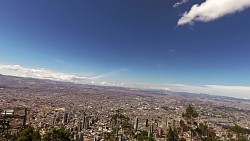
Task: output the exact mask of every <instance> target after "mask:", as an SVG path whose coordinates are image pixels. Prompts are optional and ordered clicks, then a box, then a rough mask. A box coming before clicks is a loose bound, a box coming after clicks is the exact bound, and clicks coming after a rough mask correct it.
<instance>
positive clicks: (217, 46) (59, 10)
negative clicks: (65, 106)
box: [0, 0, 250, 97]
mask: <svg viewBox="0 0 250 141" xmlns="http://www.w3.org/2000/svg"><path fill="white" fill-rule="evenodd" d="M211 1H212V0H211ZM211 1H210V2H209V1H205V0H195V1H194V0H189V1H187V0H183V1H178V0H157V1H155V0H108V1H101V0H75V1H69V0H53V1H51V0H41V1H33V0H25V1H18V0H14V1H4V0H2V1H0V50H1V51H0V64H2V65H20V66H22V67H23V68H30V69H41V68H44V69H46V70H48V71H51V72H61V73H63V74H72V75H75V76H81V77H86V78H91V80H92V79H96V80H95V81H99V82H100V83H101V82H109V83H116V84H118V83H119V84H121V83H127V84H132V83H141V84H145V83H147V84H152V85H155V84H157V85H162V84H182V85H185V86H186V85H188V86H195V87H204V86H207V85H213V86H215V85H216V86H237V88H238V86H244V88H245V87H247V88H248V86H250V81H249V80H250V75H249V72H250V63H249V62H250V56H249V53H250V28H249V25H250V18H249V14H250V8H248V7H250V4H249V2H247V1H243V0H240V1H239V3H238V5H237V4H234V5H233V6H232V2H231V0H225V1H224V2H222V3H221V5H222V6H223V8H220V7H216V2H215V1H213V2H214V3H213V2H211ZM178 2H179V4H177V5H176V3H178ZM195 4H198V5H195ZM174 5H175V6H174ZM211 5H212V6H211ZM209 6H210V7H212V8H211V9H208V10H207V11H206V7H209ZM217 6H218V5H217ZM213 8H214V9H213ZM209 10H210V11H209ZM211 11H213V15H212V14H211ZM5 69H6V67H5ZM0 72H1V70H0ZM3 72H5V73H6V70H5V71H2V73H3ZM13 75H14V74H13ZM164 88H165V86H164ZM223 88H224V87H223ZM172 89H173V88H172ZM172 89H171V90H172ZM173 90H176V89H173ZM248 90H249V89H248ZM183 91H184V90H183ZM190 91H191V90H190ZM194 92H198V91H194ZM201 92H206V91H201ZM247 92H249V94H244V96H243V94H242V97H248V96H249V95H250V91H247ZM208 93H211V94H217V93H216V92H210V91H208ZM220 94H224V95H227V92H226V91H225V92H224V93H223V92H221V93H220ZM232 95H233V94H232ZM230 96H231V95H230ZM249 97H250V96H249Z"/></svg>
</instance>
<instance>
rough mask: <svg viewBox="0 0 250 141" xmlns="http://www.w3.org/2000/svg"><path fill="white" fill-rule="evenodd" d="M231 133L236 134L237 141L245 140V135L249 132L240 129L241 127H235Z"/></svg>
mask: <svg viewBox="0 0 250 141" xmlns="http://www.w3.org/2000/svg"><path fill="white" fill-rule="evenodd" d="M230 131H231V132H233V133H235V134H236V140H237V141H244V140H245V135H246V133H247V131H246V130H245V129H244V128H242V127H240V126H239V125H235V126H233V127H232V128H231V129H230Z"/></svg>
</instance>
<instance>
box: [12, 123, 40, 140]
mask: <svg viewBox="0 0 250 141" xmlns="http://www.w3.org/2000/svg"><path fill="white" fill-rule="evenodd" d="M16 141H41V136H40V133H39V131H38V130H35V129H34V128H33V127H31V126H26V127H25V128H24V129H23V130H22V131H21V132H20V133H19V134H18V135H17V139H16Z"/></svg>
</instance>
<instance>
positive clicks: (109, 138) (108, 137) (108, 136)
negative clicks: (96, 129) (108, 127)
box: [104, 132, 116, 141]
mask: <svg viewBox="0 0 250 141" xmlns="http://www.w3.org/2000/svg"><path fill="white" fill-rule="evenodd" d="M104 140H105V141H116V138H115V135H114V133H113V132H111V133H105V134H104Z"/></svg>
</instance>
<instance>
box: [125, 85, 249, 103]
mask: <svg viewBox="0 0 250 141" xmlns="http://www.w3.org/2000/svg"><path fill="white" fill-rule="evenodd" d="M124 86H126V87H130V88H141V89H158V90H171V91H174V92H190V93H198V94H199V93H204V94H212V95H221V96H230V97H237V98H248V99H250V86H223V85H203V86H192V85H185V84H162V83H160V84H155V83H134V84H131V83H129V84H125V85H124Z"/></svg>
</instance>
